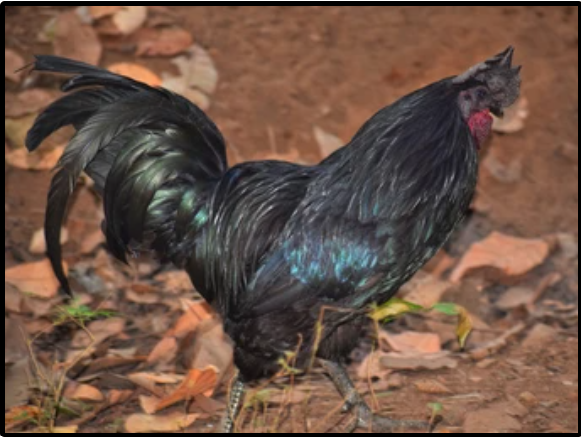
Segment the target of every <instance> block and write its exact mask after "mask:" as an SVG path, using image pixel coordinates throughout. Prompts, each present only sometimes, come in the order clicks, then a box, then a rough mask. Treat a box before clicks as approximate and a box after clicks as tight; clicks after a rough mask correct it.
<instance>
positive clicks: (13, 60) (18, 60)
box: [4, 48, 26, 83]
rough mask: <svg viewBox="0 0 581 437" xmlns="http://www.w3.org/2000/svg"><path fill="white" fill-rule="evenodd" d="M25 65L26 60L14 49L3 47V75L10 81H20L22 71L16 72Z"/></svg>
mask: <svg viewBox="0 0 581 437" xmlns="http://www.w3.org/2000/svg"><path fill="white" fill-rule="evenodd" d="M25 65H26V62H25V61H24V59H23V58H22V56H20V55H19V54H18V53H16V52H15V51H14V50H10V49H7V48H5V49H4V77H5V78H6V79H8V80H9V81H11V82H16V83H20V81H21V80H22V73H17V72H16V71H18V70H20V69H21V68H23V67H24V66H25Z"/></svg>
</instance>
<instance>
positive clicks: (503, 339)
mask: <svg viewBox="0 0 581 437" xmlns="http://www.w3.org/2000/svg"><path fill="white" fill-rule="evenodd" d="M526 328H527V325H526V324H525V323H519V324H518V325H516V326H515V327H514V328H512V329H511V330H509V331H507V332H506V333H504V334H503V335H502V336H500V337H499V338H497V339H496V340H493V341H491V342H489V343H487V344H485V345H484V346H482V347H480V348H478V349H475V350H473V351H471V352H470V357H471V358H472V359H474V360H477V361H480V360H483V359H485V358H487V357H489V356H491V355H493V354H495V353H497V352H499V351H500V350H501V349H503V348H505V347H506V346H507V345H508V341H509V340H510V339H511V338H512V337H515V336H517V335H519V334H520V333H521V332H523V331H524V330H525V329H526Z"/></svg>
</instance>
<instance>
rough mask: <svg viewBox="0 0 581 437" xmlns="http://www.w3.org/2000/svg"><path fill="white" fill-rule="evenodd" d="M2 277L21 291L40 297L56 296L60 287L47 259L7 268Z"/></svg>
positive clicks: (50, 297) (49, 297)
mask: <svg viewBox="0 0 581 437" xmlns="http://www.w3.org/2000/svg"><path fill="white" fill-rule="evenodd" d="M65 269H66V266H65ZM4 279H5V282H9V283H10V284H12V285H14V286H15V287H16V288H18V289H19V290H20V291H21V292H22V293H25V294H30V295H32V296H35V297H39V298H42V299H52V298H54V297H56V295H57V294H58V291H59V288H60V284H59V282H58V280H57V279H56V278H55V276H54V273H53V270H52V267H51V264H50V261H48V260H44V261H40V262H37V263H30V264H22V265H20V266H17V267H13V268H11V269H8V270H6V271H5V272H4Z"/></svg>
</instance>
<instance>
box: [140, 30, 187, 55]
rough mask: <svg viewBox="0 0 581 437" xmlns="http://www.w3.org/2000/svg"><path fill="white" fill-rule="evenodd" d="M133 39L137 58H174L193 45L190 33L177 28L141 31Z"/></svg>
mask: <svg viewBox="0 0 581 437" xmlns="http://www.w3.org/2000/svg"><path fill="white" fill-rule="evenodd" d="M135 39H136V40H137V56H175V55H178V54H180V53H182V52H184V51H185V50H187V49H188V48H189V47H191V45H192V44H193V43H194V38H193V37H192V35H191V33H190V32H188V31H186V30H184V29H181V28H179V27H171V28H162V29H142V30H140V31H139V32H138V33H137V34H136V35H135Z"/></svg>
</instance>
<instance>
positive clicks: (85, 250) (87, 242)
mask: <svg viewBox="0 0 581 437" xmlns="http://www.w3.org/2000/svg"><path fill="white" fill-rule="evenodd" d="M104 242H105V236H104V235H103V231H101V230H98V231H95V232H93V233H91V234H89V235H88V236H87V238H85V239H84V240H83V242H82V244H81V254H82V255H90V254H92V253H94V252H95V251H96V250H97V249H98V248H99V247H100V246H101V245H102V244H103V243H104Z"/></svg>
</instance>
